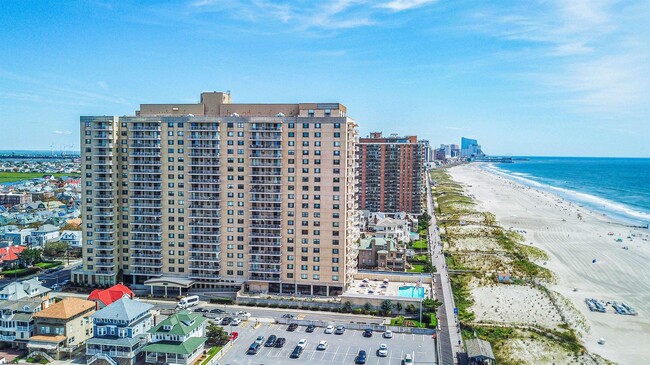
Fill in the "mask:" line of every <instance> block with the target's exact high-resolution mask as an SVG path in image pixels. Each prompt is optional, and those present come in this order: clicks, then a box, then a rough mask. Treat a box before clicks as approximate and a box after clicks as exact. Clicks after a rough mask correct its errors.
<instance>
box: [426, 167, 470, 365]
mask: <svg viewBox="0 0 650 365" xmlns="http://www.w3.org/2000/svg"><path fill="white" fill-rule="evenodd" d="M426 181H427V211H428V212H429V215H431V227H430V228H429V250H430V253H431V263H432V264H433V265H434V266H435V267H436V269H437V273H436V275H435V276H434V278H435V284H434V287H435V293H436V299H438V300H439V301H440V302H442V306H440V308H438V329H439V336H440V337H439V339H440V345H441V349H440V350H441V351H440V362H441V363H442V364H444V365H448V364H458V354H459V353H461V352H464V351H463V347H462V343H461V341H462V338H461V336H460V332H459V329H458V321H457V318H456V315H455V314H454V308H455V307H456V306H455V304H454V296H453V294H452V291H451V282H450V281H449V272H448V271H447V267H446V263H445V255H444V253H443V247H442V240H441V239H440V232H439V231H438V226H437V222H436V216H435V214H434V210H433V196H432V194H431V176H430V175H429V174H428V173H427V178H426Z"/></svg>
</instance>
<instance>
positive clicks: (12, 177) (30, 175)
mask: <svg viewBox="0 0 650 365" xmlns="http://www.w3.org/2000/svg"><path fill="white" fill-rule="evenodd" d="M43 175H54V176H56V177H61V176H70V174H44V173H41V172H0V183H7V182H16V181H22V180H31V179H34V178H37V177H43Z"/></svg>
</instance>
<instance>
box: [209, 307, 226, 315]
mask: <svg viewBox="0 0 650 365" xmlns="http://www.w3.org/2000/svg"><path fill="white" fill-rule="evenodd" d="M210 313H214V314H221V313H226V311H225V310H223V309H219V308H214V309H210Z"/></svg>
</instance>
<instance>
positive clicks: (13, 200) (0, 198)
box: [0, 193, 32, 208]
mask: <svg viewBox="0 0 650 365" xmlns="http://www.w3.org/2000/svg"><path fill="white" fill-rule="evenodd" d="M31 201H32V196H31V195H29V194H27V193H0V205H2V206H5V207H7V208H11V207H13V206H14V205H16V204H24V203H30V202H31Z"/></svg>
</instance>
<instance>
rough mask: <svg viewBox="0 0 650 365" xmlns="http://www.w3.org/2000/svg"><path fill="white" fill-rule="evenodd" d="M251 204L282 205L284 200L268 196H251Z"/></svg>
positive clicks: (249, 200) (249, 199)
mask: <svg viewBox="0 0 650 365" xmlns="http://www.w3.org/2000/svg"><path fill="white" fill-rule="evenodd" d="M248 202H249V203H282V198H272V197H268V196H267V195H251V197H250V198H248Z"/></svg>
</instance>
